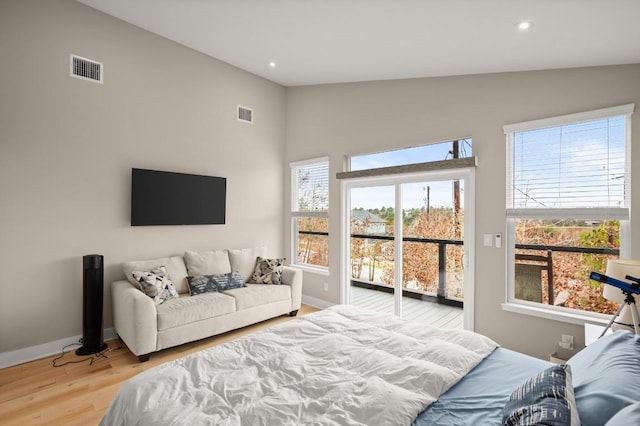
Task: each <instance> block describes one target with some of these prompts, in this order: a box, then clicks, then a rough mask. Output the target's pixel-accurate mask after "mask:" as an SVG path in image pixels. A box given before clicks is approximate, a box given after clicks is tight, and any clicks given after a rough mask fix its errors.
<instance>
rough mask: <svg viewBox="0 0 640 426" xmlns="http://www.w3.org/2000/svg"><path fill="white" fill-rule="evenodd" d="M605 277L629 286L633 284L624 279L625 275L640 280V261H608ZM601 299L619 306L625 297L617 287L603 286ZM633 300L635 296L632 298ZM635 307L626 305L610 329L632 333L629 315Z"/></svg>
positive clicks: (631, 319) (631, 318)
mask: <svg viewBox="0 0 640 426" xmlns="http://www.w3.org/2000/svg"><path fill="white" fill-rule="evenodd" d="M605 275H607V276H609V277H611V278H615V279H617V280H620V281H624V282H626V283H629V284H633V282H631V281H629V280H627V279H625V277H626V276H627V275H631V276H632V277H636V278H640V260H623V259H609V260H608V261H607V272H605ZM602 297H604V298H605V299H607V300H610V301H612V302H616V303H619V304H622V303H624V300H625V298H626V296H625V295H624V293H622V290H620V289H619V288H618V287H614V286H612V285H608V284H605V285H604V289H603V291H602ZM633 298H634V300H636V301H637V300H638V299H636V296H633ZM633 307H636V309H637V306H631V305H626V306H625V307H624V308H622V311H621V312H620V316H619V317H618V320H617V321H616V322H615V324H614V325H613V326H612V327H611V328H612V329H614V330H616V329H620V328H624V329H628V330H631V331H633V330H634V326H633V316H632V313H631V309H632V308H633Z"/></svg>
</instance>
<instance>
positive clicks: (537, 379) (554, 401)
mask: <svg viewBox="0 0 640 426" xmlns="http://www.w3.org/2000/svg"><path fill="white" fill-rule="evenodd" d="M502 424H503V425H504V426H529V425H547V426H580V418H579V416H578V409H577V408H576V400H575V395H574V393H573V384H572V381H571V366H569V365H556V366H553V367H549V368H547V369H546V370H544V371H541V372H540V373H538V374H537V375H535V376H533V377H532V378H530V379H529V380H527V381H526V382H525V383H523V384H522V385H521V386H519V387H518V388H517V389H516V390H514V391H513V393H512V394H511V395H510V396H509V400H508V401H507V403H506V404H505V406H504V409H503V412H502Z"/></svg>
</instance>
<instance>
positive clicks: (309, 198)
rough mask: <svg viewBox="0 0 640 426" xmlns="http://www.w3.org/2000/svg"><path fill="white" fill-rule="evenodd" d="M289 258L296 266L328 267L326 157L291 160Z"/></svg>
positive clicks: (327, 160) (327, 183)
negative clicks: (291, 238)
mask: <svg viewBox="0 0 640 426" xmlns="http://www.w3.org/2000/svg"><path fill="white" fill-rule="evenodd" d="M291 194H292V196H291V220H292V229H293V231H292V236H293V244H292V248H293V253H292V258H293V259H295V261H294V263H295V264H297V265H307V266H311V267H319V268H327V267H328V266H329V159H328V158H326V157H325V158H319V159H314V160H308V161H299V162H295V163H291Z"/></svg>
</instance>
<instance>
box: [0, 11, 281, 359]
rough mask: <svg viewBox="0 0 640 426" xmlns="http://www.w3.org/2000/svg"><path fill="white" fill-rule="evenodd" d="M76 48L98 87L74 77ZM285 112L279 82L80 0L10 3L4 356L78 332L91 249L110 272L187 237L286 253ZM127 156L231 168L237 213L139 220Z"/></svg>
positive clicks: (189, 243) (4, 121) (3, 204)
mask: <svg viewBox="0 0 640 426" xmlns="http://www.w3.org/2000/svg"><path fill="white" fill-rule="evenodd" d="M71 53H74V54H76V55H79V56H83V57H86V58H90V59H94V60H96V61H100V62H102V63H104V76H105V77H104V84H103V85H100V84H94V83H90V82H86V81H82V80H79V79H77V78H71V77H69V54H71ZM237 105H243V106H247V107H250V108H253V109H254V114H255V123H254V124H253V125H248V124H244V123H241V122H239V121H237V120H236V116H235V114H236V106H237ZM284 121H285V89H284V88H283V87H282V86H279V85H277V84H274V83H271V82H268V81H266V80H264V79H261V78H258V77H256V76H254V75H252V74H249V73H246V72H244V71H241V70H239V69H237V68H234V67H231V66H229V65H227V64H224V63H222V62H220V61H217V60H215V59H211V58H209V57H207V56H204V55H201V54H199V53H196V52H195V51H193V50H191V49H188V48H185V47H183V46H181V45H178V44H176V43H173V42H170V41H168V40H166V39H163V38H161V37H158V36H155V35H152V34H151V33H148V32H146V31H143V30H141V29H138V28H136V27H133V26H131V25H129V24H126V23H124V22H122V21H120V20H117V19H114V18H112V17H109V16H107V15H104V14H102V13H100V12H98V11H95V10H93V9H91V8H88V7H86V6H83V5H81V4H79V3H76V2H74V1H72V0H53V1H50V0H42V1H17V0H16V1H6V0H5V1H2V2H1V3H0V270H1V271H2V279H1V280H0V353H1V352H5V351H12V350H17V349H20V348H25V347H29V346H33V345H38V344H41V343H46V342H53V341H56V340H59V339H63V338H68V337H71V336H76V335H79V334H81V331H82V319H81V318H82V256H83V255H84V254H90V253H98V254H102V255H104V256H105V264H106V271H105V284H108V283H110V282H111V281H113V280H114V279H117V278H120V277H122V273H121V270H120V267H119V263H120V262H122V261H125V260H134V259H148V258H154V257H160V256H166V255H171V254H182V253H183V252H184V250H187V249H193V250H204V249H213V248H241V247H249V246H253V245H267V246H268V249H269V250H268V251H269V254H273V255H280V254H281V253H282V249H283V233H282V227H283V197H284V195H283V190H282V182H283V179H285V175H284V167H283V158H284V130H285V127H284ZM132 167H139V168H150V169H157V170H169V171H177V172H185V173H196V174H205V175H213V176H225V177H227V191H228V192H227V224H226V225H210V226H164V227H130V226H129V208H130V180H131V177H130V176H131V168H132ZM287 178H288V176H287ZM164 202H166V203H171V202H172V200H159V206H160V207H161V205H162V203H164ZM184 207H185V208H188V207H189V206H184ZM110 300H111V299H110V292H109V290H108V286H107V285H105V322H104V325H105V327H110V326H111V324H112V319H111V307H110Z"/></svg>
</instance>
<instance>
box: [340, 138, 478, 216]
mask: <svg viewBox="0 0 640 426" xmlns="http://www.w3.org/2000/svg"><path fill="white" fill-rule="evenodd" d="M459 146H460V157H469V156H471V139H466V140H465V142H463V141H461V142H460V145H459ZM451 148H452V145H451V141H448V142H443V143H439V144H433V145H424V146H420V147H414V148H406V149H401V150H395V151H387V152H381V153H377V154H368V155H359V156H353V157H351V170H364V169H373V168H379V167H387V166H398V165H403V164H415V163H422V162H427V161H441V160H447V159H451V158H452V154H451V152H450V151H451ZM427 187H429V188H430V190H429V205H430V207H432V208H435V207H450V208H453V181H431V182H418V183H408V184H403V185H402V208H403V209H405V210H408V209H412V208H421V207H426V205H427V201H426V198H427V197H426V193H427V190H426V188H427ZM460 187H461V188H462V187H463V184H462V182H461V183H460ZM462 200H463V197H462V196H461V203H462ZM394 202H395V195H394V187H393V186H382V187H367V188H353V189H352V190H351V208H359V207H362V208H365V209H375V208H381V207H393V205H394Z"/></svg>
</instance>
